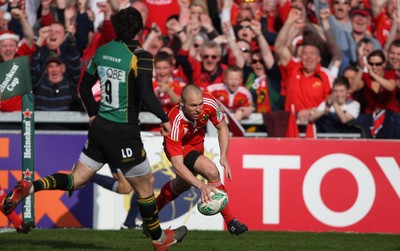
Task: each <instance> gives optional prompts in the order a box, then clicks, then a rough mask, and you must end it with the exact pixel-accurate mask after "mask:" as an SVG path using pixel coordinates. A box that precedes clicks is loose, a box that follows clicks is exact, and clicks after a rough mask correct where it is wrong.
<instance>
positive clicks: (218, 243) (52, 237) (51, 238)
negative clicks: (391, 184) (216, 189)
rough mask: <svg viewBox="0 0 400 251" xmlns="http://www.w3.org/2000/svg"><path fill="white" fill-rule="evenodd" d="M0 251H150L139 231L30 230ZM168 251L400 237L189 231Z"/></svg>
mask: <svg viewBox="0 0 400 251" xmlns="http://www.w3.org/2000/svg"><path fill="white" fill-rule="evenodd" d="M0 241H1V248H0V250H12V251H33V250H63V251H68V250H98V251H102V250H137V251H145V250H152V248H151V241H150V239H147V238H146V237H145V236H144V235H143V234H142V232H141V230H91V229H50V230H49V229H33V230H32V232H31V233H30V234H27V235H24V234H17V233H16V232H15V231H11V230H10V231H1V232H0ZM170 250H175V251H179V250H188V251H197V250H199V251H200V250H201V251H208V250H215V251H224V250H226V251H232V250H235V251H236V250H244V251H252V250H260V251H261V250H262V251H268V250H285V251H288V250H290V251H292V250H299V251H303V250H307V251H309V250H316V251H320V250H321V251H322V250H335V251H341V250H343V251H351V250H360V251H361V250H362V251H368V250H374V251H385V250H400V235H395V234H358V233H337V232H328V233H326V232H325V233H304V232H270V231H250V232H247V233H245V234H243V235H242V236H239V237H237V236H233V235H231V234H230V233H229V232H227V231H194V230H192V231H189V232H188V234H187V235H186V238H185V239H184V240H183V242H182V243H179V244H178V245H176V246H173V247H171V249H170Z"/></svg>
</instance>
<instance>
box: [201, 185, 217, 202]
mask: <svg viewBox="0 0 400 251" xmlns="http://www.w3.org/2000/svg"><path fill="white" fill-rule="evenodd" d="M200 192H201V201H202V202H203V203H208V202H210V201H211V200H212V198H211V192H214V193H215V192H216V190H215V188H213V187H210V186H209V185H206V184H204V185H203V186H201V187H200Z"/></svg>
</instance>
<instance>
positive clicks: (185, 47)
mask: <svg viewBox="0 0 400 251" xmlns="http://www.w3.org/2000/svg"><path fill="white" fill-rule="evenodd" d="M193 36H194V34H193V33H192V31H191V30H190V29H189V30H188V32H187V39H186V40H185V42H184V43H183V44H182V48H181V50H180V51H179V52H178V56H177V60H178V63H179V64H180V65H182V68H183V71H184V73H185V75H186V77H187V78H188V83H189V84H195V85H197V86H199V87H200V88H201V89H202V90H205V89H206V88H207V86H209V85H211V84H214V83H222V82H223V79H224V71H225V69H226V68H227V66H226V65H225V64H223V63H221V54H222V48H221V46H220V45H219V44H218V43H216V42H215V41H205V42H204V43H203V44H202V46H201V47H200V56H201V59H202V60H201V62H199V61H197V60H196V59H194V58H192V57H191V56H190V55H189V54H188V51H189V48H190V46H191V44H192V38H193Z"/></svg>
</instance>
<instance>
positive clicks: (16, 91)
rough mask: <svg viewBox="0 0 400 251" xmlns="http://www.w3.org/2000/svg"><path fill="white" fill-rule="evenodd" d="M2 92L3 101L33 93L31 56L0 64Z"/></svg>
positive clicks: (0, 87)
mask: <svg viewBox="0 0 400 251" xmlns="http://www.w3.org/2000/svg"><path fill="white" fill-rule="evenodd" d="M0 76H1V77H0V92H1V96H2V99H3V100H6V99H9V98H11V97H14V96H17V95H23V94H26V93H29V92H31V91H32V83H31V72H30V63H29V56H24V57H17V58H14V59H12V60H8V61H5V62H3V63H0Z"/></svg>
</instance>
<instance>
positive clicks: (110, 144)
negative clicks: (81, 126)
mask: <svg viewBox="0 0 400 251" xmlns="http://www.w3.org/2000/svg"><path fill="white" fill-rule="evenodd" d="M82 152H83V153H84V154H85V155H87V156H88V157H89V158H91V159H93V160H95V161H97V162H100V163H104V164H105V163H107V164H109V165H110V167H113V168H120V169H121V170H124V169H126V168H131V167H133V166H136V165H138V164H140V163H142V162H143V161H144V160H146V151H145V150H144V148H143V142H142V140H141V137H140V131H139V127H138V126H135V125H129V124H121V123H114V122H111V121H109V120H106V119H103V118H101V117H96V118H95V120H94V121H93V123H92V125H91V126H90V128H89V133H88V142H86V144H85V146H84V148H83V149H82Z"/></svg>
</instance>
